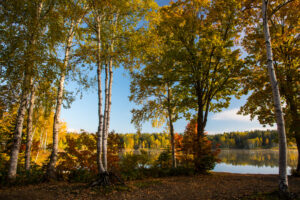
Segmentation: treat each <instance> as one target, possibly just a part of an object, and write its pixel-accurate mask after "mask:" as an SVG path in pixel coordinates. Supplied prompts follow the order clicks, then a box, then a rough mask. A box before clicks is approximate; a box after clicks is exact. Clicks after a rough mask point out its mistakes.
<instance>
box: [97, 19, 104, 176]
mask: <svg viewBox="0 0 300 200" xmlns="http://www.w3.org/2000/svg"><path fill="white" fill-rule="evenodd" d="M96 21H97V79H98V117H99V125H98V131H97V165H98V173H99V174H102V173H104V172H105V169H104V167H103V163H102V137H103V115H102V89H101V72H102V64H101V17H100V16H97V17H96Z"/></svg>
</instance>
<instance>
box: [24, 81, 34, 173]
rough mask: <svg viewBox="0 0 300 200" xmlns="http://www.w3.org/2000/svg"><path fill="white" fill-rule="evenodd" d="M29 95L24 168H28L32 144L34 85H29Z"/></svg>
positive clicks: (27, 169)
mask: <svg viewBox="0 0 300 200" xmlns="http://www.w3.org/2000/svg"><path fill="white" fill-rule="evenodd" d="M31 87H32V88H31V95H30V102H29V108H28V118H27V137H26V150H25V170H26V171H29V170H30V162H31V146H32V138H33V134H32V116H33V107H34V100H35V88H34V85H32V86H31Z"/></svg>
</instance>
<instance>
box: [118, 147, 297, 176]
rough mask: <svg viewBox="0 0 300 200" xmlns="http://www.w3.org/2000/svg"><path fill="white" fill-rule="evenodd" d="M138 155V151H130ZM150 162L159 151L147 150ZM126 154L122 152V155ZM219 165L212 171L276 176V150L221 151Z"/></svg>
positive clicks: (292, 158)
mask: <svg viewBox="0 0 300 200" xmlns="http://www.w3.org/2000/svg"><path fill="white" fill-rule="evenodd" d="M131 152H133V153H137V154H139V153H140V152H139V151H131ZM147 152H148V155H149V156H150V157H151V159H152V160H155V159H157V158H158V155H159V154H160V153H161V152H162V151H160V150H154V149H150V150H147ZM124 153H126V152H123V153H122V154H124ZM219 159H220V161H221V162H220V163H217V164H216V166H215V168H214V169H213V171H215V172H230V173H240V174H278V170H279V169H278V159H279V152H278V150H270V149H261V150H232V149H231V150H224V149H223V150H221V153H220V154H219ZM297 159H298V153H297V150H289V151H288V170H287V172H288V175H290V174H291V169H292V168H296V166H297V162H298V160H297Z"/></svg>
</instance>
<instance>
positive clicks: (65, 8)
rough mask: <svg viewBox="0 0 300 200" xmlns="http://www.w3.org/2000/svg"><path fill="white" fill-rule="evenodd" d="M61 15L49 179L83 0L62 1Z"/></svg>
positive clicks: (81, 15) (82, 15) (52, 177)
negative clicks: (60, 51) (62, 32)
mask: <svg viewBox="0 0 300 200" xmlns="http://www.w3.org/2000/svg"><path fill="white" fill-rule="evenodd" d="M60 9H61V12H60V13H62V15H63V17H64V18H65V19H64V21H65V27H64V28H65V29H66V31H65V32H66V37H65V38H64V39H65V42H64V48H65V56H64V61H63V64H62V66H61V68H60V78H59V85H58V89H57V96H56V108H55V114H54V122H53V147H52V153H51V156H50V161H49V164H48V169H47V177H48V178H50V179H56V170H55V169H56V168H55V166H56V161H57V153H58V130H59V118H60V112H61V106H62V101H63V94H64V82H65V77H66V74H67V70H68V67H69V66H68V65H69V60H70V53H71V48H72V45H73V39H74V35H75V33H76V31H77V30H78V26H79V24H80V23H81V20H82V19H83V17H84V16H85V14H86V11H87V8H86V7H85V6H84V1H81V0H78V1H71V2H70V1H66V2H62V5H61V7H60ZM69 69H70V68H69Z"/></svg>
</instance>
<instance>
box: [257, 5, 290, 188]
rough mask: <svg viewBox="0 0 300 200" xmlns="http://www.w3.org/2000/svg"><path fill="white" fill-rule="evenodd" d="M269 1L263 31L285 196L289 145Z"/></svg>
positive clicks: (280, 184) (281, 180) (265, 9)
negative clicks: (272, 41)
mask: <svg viewBox="0 0 300 200" xmlns="http://www.w3.org/2000/svg"><path fill="white" fill-rule="evenodd" d="M268 3H269V1H268V0H263V1H262V17H263V30H264V36H265V43H266V51H267V67H268V71H269V76H270V82H271V86H272V93H273V101H274V107H275V114H276V123H277V131H278V136H279V191H280V192H282V193H283V194H286V193H288V178H287V152H286V151H287V145H286V134H285V126H284V119H283V113H282V108H281V102H280V92H279V86H278V82H277V79H276V74H275V70H274V65H273V55H272V47H271V37H270V30H269V25H268V22H269V21H268V12H267V9H268Z"/></svg>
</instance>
